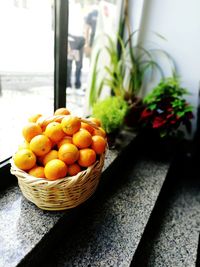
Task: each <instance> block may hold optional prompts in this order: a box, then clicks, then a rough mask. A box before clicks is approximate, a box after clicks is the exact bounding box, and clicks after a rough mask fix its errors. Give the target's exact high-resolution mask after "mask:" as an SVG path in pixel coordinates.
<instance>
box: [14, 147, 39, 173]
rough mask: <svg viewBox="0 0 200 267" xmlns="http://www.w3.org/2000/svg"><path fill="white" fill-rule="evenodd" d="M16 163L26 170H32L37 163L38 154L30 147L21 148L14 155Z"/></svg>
mask: <svg viewBox="0 0 200 267" xmlns="http://www.w3.org/2000/svg"><path fill="white" fill-rule="evenodd" d="M13 160H14V163H15V165H16V166H17V167H18V168H19V169H21V170H24V171H27V170H30V169H31V168H33V166H35V164H36V156H35V154H34V153H33V152H32V151H31V150H30V149H21V150H19V151H17V153H15V155H14V156H13Z"/></svg>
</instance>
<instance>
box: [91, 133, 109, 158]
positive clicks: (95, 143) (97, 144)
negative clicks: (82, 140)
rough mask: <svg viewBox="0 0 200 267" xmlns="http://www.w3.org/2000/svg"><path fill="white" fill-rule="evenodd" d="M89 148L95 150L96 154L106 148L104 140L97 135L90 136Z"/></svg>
mask: <svg viewBox="0 0 200 267" xmlns="http://www.w3.org/2000/svg"><path fill="white" fill-rule="evenodd" d="M91 148H92V149H93V150H94V151H95V152H96V154H102V153H103V152H104V151H105V149H106V140H105V139H104V138H103V137H102V136H99V135H94V136H92V144H91Z"/></svg>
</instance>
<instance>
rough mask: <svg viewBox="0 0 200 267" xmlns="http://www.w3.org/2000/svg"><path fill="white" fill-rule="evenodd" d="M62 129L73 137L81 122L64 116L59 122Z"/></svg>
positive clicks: (76, 118) (75, 118)
mask: <svg viewBox="0 0 200 267" xmlns="http://www.w3.org/2000/svg"><path fill="white" fill-rule="evenodd" d="M61 125H62V129H63V131H64V132H65V133H66V134H67V135H73V134H74V133H76V132H78V131H79V129H80V127H81V120H80V119H79V118H78V117H73V116H71V115H68V116H66V117H65V118H63V119H62V121H61Z"/></svg>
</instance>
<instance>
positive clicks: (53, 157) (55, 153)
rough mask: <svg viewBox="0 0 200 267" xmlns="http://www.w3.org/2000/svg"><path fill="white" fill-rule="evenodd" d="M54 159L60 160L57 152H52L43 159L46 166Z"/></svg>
mask: <svg viewBox="0 0 200 267" xmlns="http://www.w3.org/2000/svg"><path fill="white" fill-rule="evenodd" d="M52 159H58V151H57V150H54V149H53V150H50V151H49V152H48V153H47V154H45V155H44V156H43V157H42V163H43V165H44V166H45V165H46V164H47V162H49V161H50V160H52Z"/></svg>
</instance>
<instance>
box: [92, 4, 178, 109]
mask: <svg viewBox="0 0 200 267" xmlns="http://www.w3.org/2000/svg"><path fill="white" fill-rule="evenodd" d="M123 25H125V26H126V29H127V33H128V37H127V38H126V39H124V38H123V37H121V36H123V33H122V32H123V31H122V29H121V30H120V31H119V32H120V33H121V35H120V34H119V33H118V34H117V36H116V38H115V39H116V40H114V39H113V38H112V37H111V36H109V35H107V34H104V35H103V36H101V40H102V38H104V39H103V44H104V47H103V48H102V47H101V48H100V49H99V50H98V49H97V53H96V58H95V63H94V67H93V73H92V81H94V83H91V86H90V90H89V105H90V107H92V105H93V104H94V103H95V102H96V101H97V100H98V99H99V97H100V95H101V92H102V91H103V90H104V89H107V88H109V90H111V92H112V94H113V95H115V96H121V97H123V98H124V99H125V100H126V101H127V102H128V104H129V105H130V106H132V105H134V104H135V101H137V97H138V93H139V92H140V90H141V89H142V88H144V86H145V84H147V82H148V81H149V80H150V79H151V78H152V77H153V75H154V74H156V72H157V73H159V74H160V76H161V78H164V77H165V75H164V71H163V70H162V67H161V66H160V64H158V60H157V59H158V56H159V58H161V57H164V58H165V60H166V59H167V61H168V62H169V66H171V71H172V75H173V76H175V73H176V68H175V64H174V62H173V59H172V58H171V56H170V55H169V54H168V53H167V52H165V51H164V50H162V49H147V48H146V47H145V45H144V44H141V43H138V42H137V41H136V40H135V39H134V38H135V37H137V34H138V33H139V30H136V31H134V32H131V27H130V23H129V14H128V0H126V1H125V8H124V19H122V20H121V22H120V27H119V28H122V26H123ZM155 35H156V36H158V37H159V38H162V39H164V38H163V37H162V36H161V35H159V34H155ZM96 43H97V45H98V42H96ZM102 51H103V52H104V53H102V55H103V56H105V57H107V58H109V60H108V64H107V65H105V66H103V67H102V65H100V68H101V72H104V73H105V75H103V77H101V78H99V76H98V74H99V69H98V63H99V58H100V53H101V52H102ZM165 63H166V62H165ZM99 79H101V80H100V81H99Z"/></svg>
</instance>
